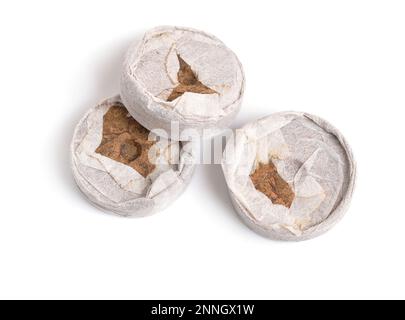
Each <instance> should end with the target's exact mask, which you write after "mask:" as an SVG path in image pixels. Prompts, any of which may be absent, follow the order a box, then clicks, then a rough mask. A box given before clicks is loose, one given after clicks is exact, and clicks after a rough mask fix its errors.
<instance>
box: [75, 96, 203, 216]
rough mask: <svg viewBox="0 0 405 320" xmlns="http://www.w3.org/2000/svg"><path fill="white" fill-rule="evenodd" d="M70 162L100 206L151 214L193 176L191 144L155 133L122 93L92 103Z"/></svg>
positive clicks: (77, 134) (132, 213)
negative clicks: (124, 100)
mask: <svg viewBox="0 0 405 320" xmlns="http://www.w3.org/2000/svg"><path fill="white" fill-rule="evenodd" d="M71 156H72V158H71V163H72V171H73V175H74V178H75V180H76V183H77V185H78V186H79V188H80V190H81V191H82V192H83V193H84V194H85V195H86V196H87V198H88V199H89V200H90V201H91V202H92V203H93V204H95V205H97V206H98V207H100V208H102V209H105V210H107V211H111V212H113V213H116V214H119V215H123V216H147V215H150V214H152V213H155V212H157V211H160V210H163V209H164V208H166V207H167V206H168V205H169V204H170V203H171V202H173V201H174V200H175V199H176V198H177V197H178V196H179V195H180V194H181V193H182V191H183V190H184V189H185V187H186V186H187V184H188V183H189V181H190V180H191V177H192V174H193V171H194V168H195V158H194V156H193V148H192V146H191V144H190V143H179V142H178V141H170V140H165V139H163V138H160V137H159V138H158V137H156V136H155V135H153V134H151V133H150V132H149V130H147V129H145V128H144V127H143V126H142V125H140V124H139V123H138V122H137V121H136V120H135V119H133V118H132V116H131V115H130V114H129V113H128V110H127V109H126V108H125V106H124V105H123V103H122V101H121V99H120V97H119V96H116V97H113V98H111V99H107V100H105V101H103V102H102V103H100V104H99V105H97V106H96V107H94V108H91V109H90V110H89V111H88V112H87V114H86V115H85V116H84V117H83V118H82V119H81V120H80V122H79V124H78V125H77V127H76V129H75V131H74V136H73V140H72V144H71Z"/></svg>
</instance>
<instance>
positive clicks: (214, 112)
mask: <svg viewBox="0 0 405 320" xmlns="http://www.w3.org/2000/svg"><path fill="white" fill-rule="evenodd" d="M177 54H179V55H180V56H181V57H182V58H183V59H184V60H185V61H186V62H187V63H188V64H189V65H190V66H191V68H192V70H193V71H194V73H195V74H196V75H197V76H198V79H199V81H201V82H202V83H203V84H204V85H205V86H208V87H209V88H211V89H213V90H215V91H216V92H217V93H215V94H198V93H191V92H186V93H185V94H183V95H182V96H181V97H179V98H178V99H175V100H174V101H171V102H168V101H166V100H167V98H168V96H169V95H170V93H171V91H172V90H173V88H175V87H176V86H177V85H178V79H177V73H178V71H179V61H178V58H177ZM244 86H245V76H244V73H243V69H242V65H241V63H240V62H239V60H238V58H237V57H236V55H235V54H234V53H233V52H232V51H231V50H230V49H228V48H227V47H226V46H225V45H224V44H223V43H222V42H221V41H220V40H218V39H217V38H215V37H214V36H212V35H209V34H206V33H204V32H202V31H198V30H194V29H189V28H181V27H158V28H155V29H152V30H150V31H148V32H147V33H146V34H145V36H144V38H143V39H142V41H141V42H140V43H136V44H135V45H133V46H132V47H131V48H130V49H129V51H128V54H127V57H126V60H125V63H124V71H123V76H122V83H121V97H122V99H123V102H124V104H125V106H126V107H127V108H128V111H129V112H130V113H131V114H132V116H133V117H134V118H135V119H136V120H137V121H138V122H139V123H141V124H142V125H143V126H144V127H145V128H148V129H149V130H153V129H163V130H165V131H166V132H167V133H168V134H169V136H170V137H171V138H172V139H176V140H187V138H185V137H181V136H180V137H177V136H176V135H175V134H172V130H171V129H172V127H171V123H172V122H176V123H178V125H179V128H180V132H183V131H184V130H187V129H193V130H197V131H198V132H199V134H201V131H202V130H204V129H205V130H206V131H205V136H206V137H209V136H213V135H215V134H218V133H219V132H220V131H221V129H223V128H227V127H228V126H229V125H230V123H231V122H232V120H233V119H234V118H235V116H236V114H237V113H238V111H239V109H240V105H241V103H242V97H243V93H244Z"/></svg>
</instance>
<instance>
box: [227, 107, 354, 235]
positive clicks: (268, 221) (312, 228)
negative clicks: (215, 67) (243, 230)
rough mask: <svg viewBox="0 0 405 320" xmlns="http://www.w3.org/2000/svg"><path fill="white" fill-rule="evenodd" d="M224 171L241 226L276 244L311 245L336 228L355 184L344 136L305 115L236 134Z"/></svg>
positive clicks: (284, 116) (286, 115)
mask: <svg viewBox="0 0 405 320" xmlns="http://www.w3.org/2000/svg"><path fill="white" fill-rule="evenodd" d="M222 168H223V172H224V175H225V179H226V182H227V185H228V187H229V193H230V197H231V199H232V202H233V205H234V207H235V209H236V211H237V212H238V214H239V215H240V216H241V218H242V220H243V221H244V222H245V223H246V224H247V225H248V226H249V227H250V228H251V229H252V230H254V231H255V232H257V233H259V234H261V235H263V236H265V237H268V238H271V239H277V240H292V241H299V240H306V239H310V238H313V237H316V236H319V235H321V234H323V233H325V232H326V231H328V230H329V229H330V228H332V227H333V226H334V225H335V224H336V223H337V222H338V221H339V220H340V219H341V218H342V217H343V215H344V213H345V212H346V210H347V208H348V206H349V203H350V200H351V198H352V194H353V189H354V185H355V178H356V165H355V161H354V158H353V154H352V151H351V149H350V147H349V145H348V143H347V142H346V140H345V138H344V137H343V136H342V134H341V133H340V132H339V131H338V130H337V129H336V128H335V127H333V126H332V125H331V124H329V123H328V122H327V121H325V120H323V119H321V118H319V117H317V116H314V115H310V114H307V113H301V112H283V113H277V114H274V115H270V116H268V117H265V118H263V119H260V120H257V121H255V122H252V123H249V124H247V125H246V126H244V127H243V128H241V129H239V130H237V131H236V134H235V136H234V137H231V138H230V139H229V141H228V143H227V146H226V148H225V151H224V158H223V162H222Z"/></svg>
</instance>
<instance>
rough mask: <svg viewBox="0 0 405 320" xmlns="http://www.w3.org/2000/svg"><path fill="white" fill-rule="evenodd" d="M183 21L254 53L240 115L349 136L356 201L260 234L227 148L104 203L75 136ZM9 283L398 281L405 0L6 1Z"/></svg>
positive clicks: (154, 285)
mask: <svg viewBox="0 0 405 320" xmlns="http://www.w3.org/2000/svg"><path fill="white" fill-rule="evenodd" d="M162 24H174V25H181V26H190V27H195V28H199V29H202V30H205V31H208V32H211V33H213V34H215V35H216V36H218V37H219V38H220V39H222V40H223V41H224V42H225V43H226V44H227V45H228V46H229V47H230V48H232V49H233V50H234V51H235V52H236V53H237V54H238V56H239V58H240V60H241V61H242V63H243V64H244V67H245V71H246V77H247V90H246V96H245V100H244V105H243V108H242V111H241V113H240V114H239V115H238V118H237V120H236V121H235V123H234V127H238V126H241V125H242V124H244V123H246V122H247V121H251V120H254V119H256V118H258V117H260V116H265V115H267V114H270V113H272V112H276V111H283V110H302V111H307V112H310V113H314V114H317V115H319V116H321V117H324V118H325V119H327V120H329V121H330V122H332V123H333V124H334V125H335V126H336V127H337V128H339V129H340V130H341V131H342V132H343V133H344V134H345V136H346V138H347V139H348V141H349V142H350V143H351V145H352V148H353V150H354V153H355V156H356V158H357V161H358V170H359V176H358V184H357V190H356V192H355V195H354V199H353V202H352V206H351V208H350V210H349V212H348V213H347V215H346V216H345V218H344V219H343V220H342V221H341V223H340V224H338V225H337V226H336V227H335V228H334V229H333V230H331V231H330V232H329V233H327V234H326V235H324V236H321V237H319V238H317V239H314V240H310V241H307V242H303V243H282V242H274V241H270V240H267V239H264V238H262V237H260V236H258V235H256V234H254V233H253V232H251V231H250V230H249V229H248V228H247V227H245V226H244V225H243V224H242V223H241V221H240V220H239V219H238V217H237V216H236V214H235V212H234V210H233V209H232V206H231V203H230V200H229V198H228V195H227V190H226V185H225V183H224V180H223V176H222V172H221V169H220V167H219V166H217V165H216V166H200V167H199V168H198V170H197V172H196V175H195V177H194V179H193V181H192V183H191V185H190V187H189V188H188V189H187V191H186V192H185V194H184V195H183V196H182V197H181V198H179V199H178V200H177V201H176V202H175V203H174V204H173V205H172V206H171V207H170V208H169V209H167V210H166V211H164V212H161V213H159V214H157V215H155V216H153V217H150V218H145V219H123V218H118V217H115V216H111V215H107V214H103V213H101V212H100V211H99V210H97V209H95V208H93V207H92V206H91V205H90V204H89V203H88V202H87V201H86V200H85V198H84V197H83V196H82V195H81V194H80V192H79V191H78V190H77V188H76V187H75V184H74V182H73V179H72V176H71V172H70V168H69V143H70V139H71V136H72V131H73V128H74V126H75V124H76V123H77V122H78V120H79V119H80V118H81V116H82V115H83V113H84V112H85V111H86V110H87V109H88V108H89V107H91V106H94V105H95V104H96V103H97V102H98V101H100V100H101V99H103V98H106V97H109V96H112V95H114V94H116V93H118V91H119V78H120V67H121V62H122V58H123V55H124V53H125V50H126V48H127V47H128V46H129V44H130V43H131V42H132V41H134V40H135V39H137V38H139V37H140V36H141V35H142V33H143V32H144V31H145V30H147V29H148V28H151V27H154V26H156V25H162ZM0 57H1V59H0V91H1V97H2V99H1V107H0V110H1V114H2V116H1V125H0V134H1V135H0V137H1V147H0V150H1V151H0V152H1V158H0V165H1V174H0V188H1V190H0V199H1V208H0V298H124V299H126V298H143V299H148V298H163V299H166V298H168V299H169V298H170V299H177V298H184V299H185V298H189V299H191V298H212V299H216V298H224V299H227V298H229V299H233V298H237V299H248V298H257V299H270V298H405V289H404V288H405V275H404V272H405V254H404V251H405V249H404V245H405V236H404V225H405V209H404V204H403V201H404V199H405V195H404V191H405V190H404V181H405V176H404V173H403V167H404V165H405V161H404V155H405V154H404V143H403V141H402V140H403V139H402V138H403V136H404V131H405V128H404V114H405V111H404V110H405V3H404V2H403V1H370V0H368V1H353V0H351V1H274V2H272V1H260V2H259V1H235V0H234V1H218V0H216V1H209V0H205V1H199V2H198V1H167V0H162V1H152V0H149V1H142V2H141V1H134V0H130V1H117V0H115V1H72V0H70V1H63V2H62V1H40V0H39V1H2V2H1V4H0Z"/></svg>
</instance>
